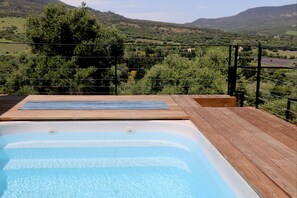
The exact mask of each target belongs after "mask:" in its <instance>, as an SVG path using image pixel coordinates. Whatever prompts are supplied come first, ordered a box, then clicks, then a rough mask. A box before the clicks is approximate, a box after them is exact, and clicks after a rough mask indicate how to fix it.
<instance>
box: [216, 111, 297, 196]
mask: <svg viewBox="0 0 297 198" xmlns="http://www.w3.org/2000/svg"><path fill="white" fill-rule="evenodd" d="M212 113H213V115H214V116H215V117H216V118H217V119H218V120H220V121H221V122H222V126H221V127H220V128H219V129H218V130H222V131H223V133H224V136H225V137H227V138H228V139H230V140H232V143H233V144H234V145H235V146H236V148H237V149H238V150H240V151H241V152H242V153H244V155H245V156H247V158H248V159H249V160H251V161H253V163H254V164H255V165H256V166H257V167H258V168H260V169H261V170H262V171H263V172H264V173H265V174H266V175H267V176H268V177H270V178H271V179H272V180H273V181H274V182H275V183H277V184H278V185H279V186H280V187H281V188H282V189H283V190H284V191H286V192H287V193H288V194H290V195H294V196H297V194H296V185H295V184H296V183H297V180H296V176H295V175H297V172H296V169H295V167H296V164H295V163H294V161H293V162H292V161H290V160H288V159H287V158H285V157H284V156H283V155H281V154H280V153H278V152H277V151H276V150H274V149H272V148H271V147H270V146H269V145H268V144H267V143H266V141H265V140H261V139H259V138H258V137H256V136H255V135H254V133H255V131H256V128H254V130H255V131H253V129H248V128H247V127H246V125H245V123H244V122H243V121H241V122H236V121H237V120H236V115H235V114H234V115H235V116H232V118H230V117H228V116H227V115H225V114H224V113H220V111H218V110H213V111H212ZM238 123H240V124H238Z"/></svg>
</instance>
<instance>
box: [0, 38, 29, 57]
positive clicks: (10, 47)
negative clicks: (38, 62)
mask: <svg viewBox="0 0 297 198" xmlns="http://www.w3.org/2000/svg"><path fill="white" fill-rule="evenodd" d="M0 42H12V41H10V40H7V39H0ZM29 51H30V48H29V46H28V45H25V44H6V43H1V45H0V55H17V54H21V53H27V52H29Z"/></svg>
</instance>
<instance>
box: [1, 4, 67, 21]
mask: <svg viewBox="0 0 297 198" xmlns="http://www.w3.org/2000/svg"><path fill="white" fill-rule="evenodd" d="M49 3H62V4H64V3H63V2H61V1H59V0H1V1H0V17H7V16H10V17H25V16H28V15H30V14H37V13H40V12H41V11H42V9H43V7H44V6H45V5H47V4H49Z"/></svg>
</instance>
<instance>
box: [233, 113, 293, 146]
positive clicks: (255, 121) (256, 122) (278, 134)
mask: <svg viewBox="0 0 297 198" xmlns="http://www.w3.org/2000/svg"><path fill="white" fill-rule="evenodd" d="M228 109H229V110H230V111H232V112H234V113H235V114H236V115H238V116H239V117H241V118H243V119H245V120H246V121H247V122H249V123H251V124H252V125H253V126H256V127H257V128H259V129H260V130H261V131H262V132H264V133H267V134H269V135H270V136H272V137H273V138H275V139H276V140H277V141H279V142H281V143H283V144H285V145H287V146H288V147H289V148H291V149H293V150H294V151H297V144H296V140H295V139H294V138H292V136H291V137H290V136H288V135H287V134H285V133H283V132H282V131H279V130H278V129H276V128H275V127H274V125H271V124H270V123H267V117H266V119H265V120H263V116H262V115H261V114H257V115H251V114H250V113H249V112H250V111H251V109H250V108H228ZM293 130H295V133H296V135H297V127H296V129H293ZM290 134H291V133H290Z"/></svg>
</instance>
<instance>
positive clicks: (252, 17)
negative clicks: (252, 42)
mask: <svg viewBox="0 0 297 198" xmlns="http://www.w3.org/2000/svg"><path fill="white" fill-rule="evenodd" d="M185 25H188V26H192V27H200V28H212V29H221V30H224V31H235V32H244V33H252V34H257V33H262V34H286V33H292V31H295V32H296V35H297V4H292V5H285V6H279V7H258V8H252V9H248V10H246V11H244V12H241V13H239V14H237V15H235V16H230V17H222V18H217V19H204V18H200V19H197V20H196V21H194V22H192V23H187V24H185Z"/></svg>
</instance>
